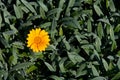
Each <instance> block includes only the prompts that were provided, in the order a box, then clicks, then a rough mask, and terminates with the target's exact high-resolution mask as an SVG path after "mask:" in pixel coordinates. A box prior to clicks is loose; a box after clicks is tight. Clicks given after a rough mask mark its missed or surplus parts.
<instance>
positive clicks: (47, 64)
mask: <svg viewBox="0 0 120 80" xmlns="http://www.w3.org/2000/svg"><path fill="white" fill-rule="evenodd" d="M44 63H45V65H46V66H47V67H48V69H49V70H50V71H53V72H54V71H56V70H55V69H54V68H53V67H52V66H51V65H50V64H49V63H47V62H44Z"/></svg>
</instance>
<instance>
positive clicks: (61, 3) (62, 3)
mask: <svg viewBox="0 0 120 80" xmlns="http://www.w3.org/2000/svg"><path fill="white" fill-rule="evenodd" d="M64 3H65V0H60V1H59V8H60V9H62V8H63V5H64ZM61 11H62V10H59V11H58V12H57V14H56V20H58V19H59V17H60V13H61Z"/></svg>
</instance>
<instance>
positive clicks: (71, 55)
mask: <svg viewBox="0 0 120 80" xmlns="http://www.w3.org/2000/svg"><path fill="white" fill-rule="evenodd" d="M67 53H68V57H69V59H70V60H71V61H72V62H73V63H74V64H76V63H77V62H79V63H81V62H82V61H84V60H85V59H84V58H83V57H81V56H80V55H78V54H77V53H75V52H67Z"/></svg>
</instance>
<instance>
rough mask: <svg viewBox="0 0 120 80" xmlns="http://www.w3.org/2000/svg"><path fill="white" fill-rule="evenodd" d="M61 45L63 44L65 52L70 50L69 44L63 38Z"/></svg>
mask: <svg viewBox="0 0 120 80" xmlns="http://www.w3.org/2000/svg"><path fill="white" fill-rule="evenodd" d="M63 43H64V44H65V47H66V49H67V50H70V48H71V47H70V44H69V42H68V41H66V39H65V38H64V39H63Z"/></svg>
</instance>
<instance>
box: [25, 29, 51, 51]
mask: <svg viewBox="0 0 120 80" xmlns="http://www.w3.org/2000/svg"><path fill="white" fill-rule="evenodd" d="M49 42H50V39H49V35H48V32H46V31H45V30H41V29H40V28H36V29H32V30H31V31H30V33H29V34H28V37H27V47H30V48H31V49H32V50H33V51H34V52H39V51H45V48H47V46H48V45H49Z"/></svg>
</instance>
